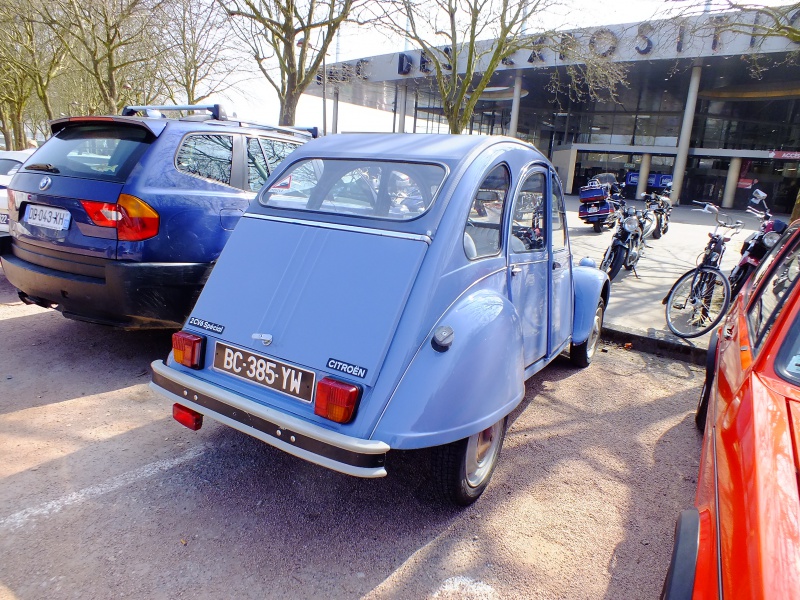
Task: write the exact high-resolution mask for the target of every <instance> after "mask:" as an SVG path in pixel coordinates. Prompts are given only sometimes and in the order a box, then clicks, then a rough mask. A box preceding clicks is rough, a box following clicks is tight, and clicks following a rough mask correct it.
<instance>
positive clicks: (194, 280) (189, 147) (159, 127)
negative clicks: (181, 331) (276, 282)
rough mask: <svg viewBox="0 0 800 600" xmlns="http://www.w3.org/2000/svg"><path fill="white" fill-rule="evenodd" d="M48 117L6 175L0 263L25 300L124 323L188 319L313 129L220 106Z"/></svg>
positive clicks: (160, 324)
mask: <svg viewBox="0 0 800 600" xmlns="http://www.w3.org/2000/svg"><path fill="white" fill-rule="evenodd" d="M166 109H179V110H183V111H186V112H189V111H192V112H193V113H194V114H191V115H190V116H187V117H182V118H164V117H163V116H162V115H161V112H160V111H163V110H166ZM200 110H204V111H207V112H209V113H210V114H208V115H207V114H197V113H198V112H199V111H200ZM50 126H51V129H52V133H53V136H52V137H51V138H50V139H49V140H48V141H47V142H46V143H45V144H44V145H43V146H42V147H41V148H40V149H39V150H37V151H36V153H35V154H34V155H32V156H31V158H29V159H28V160H27V161H26V162H25V164H24V165H23V166H22V168H21V169H20V170H19V172H18V173H17V174H16V175H15V176H14V178H13V179H12V181H11V183H10V184H9V189H8V204H9V217H10V218H9V225H10V227H9V229H10V233H11V236H10V237H7V238H5V239H2V240H0V261H2V266H3V271H4V272H5V275H6V277H7V278H8V280H9V281H10V282H11V284H12V285H14V286H15V287H16V288H17V289H18V290H19V296H20V298H21V299H22V301H23V302H26V303H28V304H37V305H40V306H45V307H49V308H55V309H57V310H59V311H61V312H62V313H63V315H64V316H66V317H69V318H73V319H78V320H82V321H89V322H94V323H102V324H106V325H112V326H117V327H122V328H125V329H136V328H179V327H180V326H181V325H182V324H183V322H184V321H185V319H186V316H187V315H188V314H189V312H190V310H191V308H192V306H193V305H194V302H195V300H196V299H197V296H198V295H199V293H200V290H201V288H202V286H203V284H204V283H205V281H206V279H207V278H208V275H209V273H210V271H211V269H212V267H213V265H214V263H215V261H216V259H217V257H218V256H219V254H220V252H221V250H222V247H223V246H224V245H225V242H226V241H227V240H228V237H229V236H230V233H231V231H232V230H233V228H234V226H235V225H236V222H237V221H238V220H239V217H240V216H241V215H242V214H243V213H244V211H245V209H246V208H247V205H248V204H249V203H250V200H252V199H253V198H254V197H255V193H256V192H257V191H258V190H259V189H260V188H261V186H262V184H263V183H264V181H265V180H266V178H267V177H268V176H269V174H270V172H271V171H272V170H273V169H275V167H276V166H277V165H278V164H279V163H280V162H281V161H282V160H283V159H284V158H285V157H286V156H287V155H288V154H289V153H290V152H292V150H294V149H295V148H296V147H297V146H299V145H300V144H302V143H303V142H305V141H307V140H308V139H310V138H311V137H312V136H313V132H310V131H305V130H300V129H294V128H286V127H269V126H262V125H253V124H248V123H243V122H240V121H237V120H231V119H228V118H227V117H226V115H225V113H224V110H223V109H222V108H221V107H220V106H219V105H218V104H217V105H211V106H191V107H189V106H183V107H143V106H134V107H126V108H125V109H124V110H123V111H122V114H121V115H119V116H101V117H68V118H64V119H57V120H55V121H53V122H51V124H50ZM257 259H258V257H255V256H254V257H253V260H257Z"/></svg>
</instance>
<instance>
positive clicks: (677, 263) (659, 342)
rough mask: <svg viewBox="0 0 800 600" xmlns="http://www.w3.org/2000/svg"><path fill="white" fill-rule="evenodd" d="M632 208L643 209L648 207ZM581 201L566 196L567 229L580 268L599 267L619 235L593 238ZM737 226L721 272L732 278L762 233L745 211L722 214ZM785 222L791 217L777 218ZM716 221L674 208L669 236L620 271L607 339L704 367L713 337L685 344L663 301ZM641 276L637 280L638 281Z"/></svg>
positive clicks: (640, 204) (609, 312)
mask: <svg viewBox="0 0 800 600" xmlns="http://www.w3.org/2000/svg"><path fill="white" fill-rule="evenodd" d="M628 202H629V203H630V202H633V205H634V206H637V207H639V208H644V202H642V201H640V200H638V201H630V200H629V201H628ZM579 205H580V202H579V200H578V197H577V196H567V201H566V206H567V225H568V226H569V236H570V244H571V246H572V254H573V257H574V260H575V262H576V263H577V262H579V261H580V260H581V259H582V258H583V257H586V256H588V257H590V258H592V259H594V260H595V261H596V262H597V264H598V265H599V264H600V262H601V261H602V259H603V254H604V253H605V250H606V248H607V247H608V245H609V244H610V243H611V240H612V237H613V233H614V229H607V230H604V231H603V232H602V233H594V231H593V230H592V228H591V226H589V225H585V224H584V223H583V222H582V221H581V220H580V219H579V218H578V206H579ZM723 212H724V213H725V214H728V215H730V216H731V217H732V218H733V219H734V220H736V219H739V220H741V221H742V222H744V224H745V226H744V228H743V229H742V230H741V231H739V233H737V234H736V235H735V236H734V237H733V239H732V240H731V241H730V242H729V243H728V245H727V248H726V251H725V254H724V256H723V259H722V270H723V272H724V273H725V274H728V273H730V271H731V269H732V268H733V267H734V266H736V263H737V262H738V261H739V258H740V256H741V255H740V249H741V245H742V242H743V241H744V240H745V239H747V237H748V236H749V235H750V234H751V233H753V232H754V231H755V230H756V229H758V227H759V225H760V222H759V220H758V219H757V218H756V217H754V216H753V215H750V214H748V213H747V212H745V211H741V210H728V209H723ZM775 216H776V217H777V218H780V219H782V220H784V221H787V222H788V220H789V216H788V215H775ZM714 225H715V221H714V215H712V214H707V213H703V212H700V211H698V210H693V209H692V207H690V206H682V205H678V206H675V207H674V208H673V210H672V216H671V219H670V227H669V231H668V232H667V233H666V234H665V235H664V236H663V237H662V238H661V239H658V240H654V239H650V238H648V239H647V240H646V243H647V247H646V248H644V252H643V255H642V257H641V259H640V260H639V264H638V265H637V267H636V273H633V272H632V271H625V270H624V269H623V270H622V271H620V273H619V275H617V277H616V278H615V279H614V281H613V282H612V284H611V300H610V302H609V305H608V308H607V310H606V315H605V321H604V325H603V339H605V340H607V341H613V342H617V343H622V344H631V346H629V347H630V348H633V349H635V350H640V351H644V352H651V353H655V354H662V355H664V356H669V357H671V358H678V359H683V360H688V361H690V362H694V363H696V364H703V361H704V360H705V353H706V349H707V348H708V342H709V338H710V337H711V334H710V333H707V334H705V335H703V336H700V337H697V338H693V339H682V338H679V337H677V336H675V335H673V334H672V332H670V331H669V328H668V327H667V321H666V317H665V310H664V305H663V304H662V300H663V299H664V297H665V296H666V295H667V294H668V293H669V290H670V289H671V288H672V284H673V283H675V281H676V280H677V279H678V277H680V276H681V275H682V274H683V273H685V272H686V271H688V270H690V269H692V268H693V267H694V266H695V265H696V264H697V260H698V256H699V255H700V253H701V252H702V251H703V249H704V248H705V245H706V243H707V242H708V233H710V232H711V231H713V229H714ZM637 276H638V277H637Z"/></svg>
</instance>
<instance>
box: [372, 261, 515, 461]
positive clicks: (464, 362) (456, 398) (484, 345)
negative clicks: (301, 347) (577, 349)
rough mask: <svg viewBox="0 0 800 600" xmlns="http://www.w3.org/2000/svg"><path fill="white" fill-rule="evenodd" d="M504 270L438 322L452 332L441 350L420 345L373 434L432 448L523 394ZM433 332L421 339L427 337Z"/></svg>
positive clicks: (486, 422)
mask: <svg viewBox="0 0 800 600" xmlns="http://www.w3.org/2000/svg"><path fill="white" fill-rule="evenodd" d="M505 285H506V275H505V270H503V271H501V272H498V273H496V274H494V275H492V276H491V277H489V278H488V279H487V280H486V281H484V282H482V285H481V286H480V288H478V289H476V290H474V291H473V290H468V291H467V292H466V293H465V294H464V295H463V296H462V297H461V298H459V299H458V301H457V302H455V303H454V304H453V306H452V307H451V308H450V309H449V310H448V311H447V312H445V314H444V315H442V317H441V319H440V320H439V322H438V323H437V326H438V325H449V326H450V327H452V328H453V330H454V331H455V332H456V335H455V337H454V341H453V345H452V346H451V347H450V348H449V349H448V350H447V351H445V352H438V351H436V350H434V349H433V347H432V345H431V344H430V342H429V341H428V342H427V343H425V344H423V345H422V346H421V347H420V349H419V351H418V353H417V354H416V356H414V359H413V360H412V362H411V365H410V367H409V368H408V370H407V371H406V372H405V374H404V375H403V378H402V380H401V381H400V384H399V385H398V387H397V390H396V391H395V393H394V394H393V396H392V398H391V401H390V402H389V405H388V408H387V410H386V412H385V413H384V415H383V417H382V418H381V421H380V423H379V425H378V428H377V430H376V431H375V435H374V437H375V438H376V439H379V440H382V441H385V442H387V443H388V444H389V445H390V446H392V447H393V448H401V449H409V448H422V447H428V446H437V445H440V444H445V443H449V442H452V441H454V440H458V439H461V438H464V437H467V436H469V435H472V434H473V433H475V431H480V430H481V429H485V428H486V427H489V426H490V425H492V424H493V423H496V422H497V421H498V420H500V419H501V418H502V417H503V416H504V415H506V414H508V413H509V412H511V410H513V409H514V407H515V406H517V404H519V402H520V401H521V400H522V398H523V397H524V395H525V385H524V381H523V377H522V373H523V371H524V361H523V356H522V333H521V328H520V323H519V318H518V316H517V312H516V310H515V308H514V305H513V304H512V303H511V302H510V301H509V300H508V297H507V295H506V294H505ZM431 337H432V332H431V335H429V336H428V337H427V339H428V340H429V339H430V338H431Z"/></svg>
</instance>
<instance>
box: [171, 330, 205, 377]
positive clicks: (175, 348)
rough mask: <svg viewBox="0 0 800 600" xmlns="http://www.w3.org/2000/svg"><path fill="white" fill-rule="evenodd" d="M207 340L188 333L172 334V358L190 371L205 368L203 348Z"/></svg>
mask: <svg viewBox="0 0 800 600" xmlns="http://www.w3.org/2000/svg"><path fill="white" fill-rule="evenodd" d="M205 341H206V338H204V337H203V336H200V335H195V334H194V333H189V332H188V331H178V332H177V333H173V334H172V356H173V357H174V358H175V361H176V362H178V363H180V364H182V365H183V366H184V367H189V368H190V369H202V368H203V348H204V346H205Z"/></svg>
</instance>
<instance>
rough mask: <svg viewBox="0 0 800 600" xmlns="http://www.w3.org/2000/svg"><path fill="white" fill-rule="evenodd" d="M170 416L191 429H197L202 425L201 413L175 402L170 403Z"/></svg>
mask: <svg viewBox="0 0 800 600" xmlns="http://www.w3.org/2000/svg"><path fill="white" fill-rule="evenodd" d="M172 418H173V419H175V420H176V421H177V422H178V423H180V424H181V425H183V426H184V427H188V428H189V429H191V430H192V431H197V430H199V429H200V428H201V427H202V426H203V415H202V413H199V412H197V411H196V410H192V409H191V408H187V407H185V406H182V405H180V404H177V403H176V404H173V405H172Z"/></svg>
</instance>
